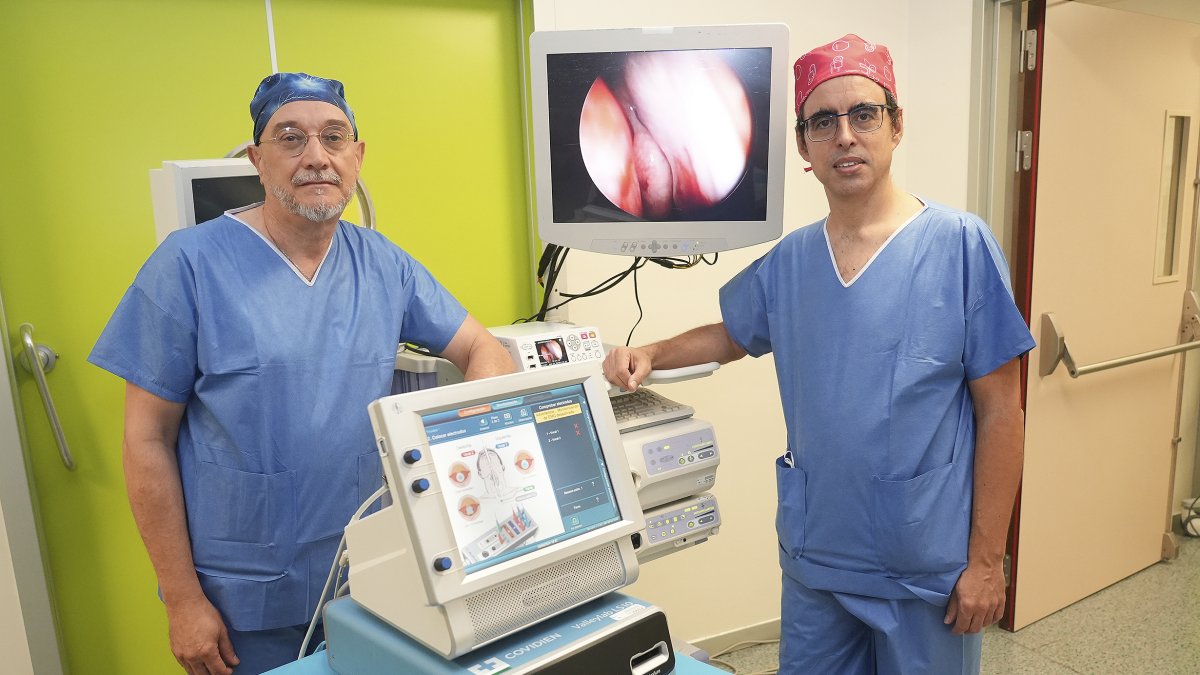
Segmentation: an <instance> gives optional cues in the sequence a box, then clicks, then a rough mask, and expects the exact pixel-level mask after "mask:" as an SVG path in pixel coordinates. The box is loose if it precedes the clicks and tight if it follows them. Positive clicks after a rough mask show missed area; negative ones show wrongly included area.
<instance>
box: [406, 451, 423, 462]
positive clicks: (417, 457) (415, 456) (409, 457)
mask: <svg viewBox="0 0 1200 675" xmlns="http://www.w3.org/2000/svg"><path fill="white" fill-rule="evenodd" d="M419 461H421V451H420V450H417V449H416V448H413V449H412V450H409V451H408V452H406V453H404V463H405V464H416V463H417V462H419Z"/></svg>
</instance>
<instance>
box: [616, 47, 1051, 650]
mask: <svg viewBox="0 0 1200 675" xmlns="http://www.w3.org/2000/svg"><path fill="white" fill-rule="evenodd" d="M795 76H796V116H797V120H798V122H797V125H796V144H797V146H798V149H799V151H800V155H801V156H802V157H803V158H804V159H805V160H806V161H807V162H809V163H810V164H811V165H812V173H813V175H814V176H816V178H817V180H819V181H820V182H821V184H822V185H823V186H824V188H825V195H826V198H827V200H828V202H829V215H828V216H826V217H825V218H823V219H821V220H819V221H817V222H816V223H813V224H812V225H809V226H807V227H803V228H801V229H799V230H796V231H794V232H792V233H791V234H789V235H788V236H786V237H784V238H783V239H782V240H781V241H780V242H779V243H778V244H777V245H776V246H775V247H774V248H773V249H772V250H771V251H770V252H768V253H767V254H766V255H765V256H763V257H762V258H760V259H758V260H756V261H755V262H753V263H752V264H751V265H750V266H749V267H747V268H746V269H744V270H742V272H740V273H739V274H738V275H737V276H735V277H734V278H733V279H732V280H731V281H729V282H728V283H727V284H726V285H725V286H724V287H723V288H722V289H721V294H720V300H721V314H722V319H723V321H722V322H721V323H717V324H713V325H709V326H703V327H700V328H696V329H693V330H691V331H689V332H687V333H684V334H682V335H679V336H676V337H674V338H671V339H669V340H665V341H663V342H658V343H654V344H651V345H648V346H646V347H642V348H638V349H625V348H622V349H617V350H614V351H613V352H612V353H610V354H609V356H608V358H607V360H606V361H605V373H606V374H607V376H608V378H609V379H610V380H611V381H612V382H613V383H615V384H617V385H620V386H622V387H624V388H630V389H632V388H635V387H637V385H638V383H639V382H641V381H643V380H644V379H645V377H646V375H647V373H648V372H649V370H650V369H651V368H677V367H681V366H685V365H691V364H696V363H703V362H706V361H720V362H722V363H727V362H729V361H734V360H736V359H740V358H742V357H743V356H745V355H746V354H750V355H752V356H761V355H763V354H767V353H773V354H774V355H775V369H776V374H777V376H778V380H779V389H780V398H781V400H782V403H783V411H784V418H785V421H786V424H787V433H788V448H787V450H786V451H785V452H784V453H783V455H782V456H781V457H779V458H778V459H777V460H776V462H775V468H776V479H777V486H778V490H779V507H778V514H777V517H776V529H777V532H778V535H779V549H780V551H779V560H780V566H781V567H782V568H783V603H782V616H781V634H782V639H781V646H780V672H781V673H810V672H811V673H974V672H977V671H978V670H979V659H980V646H981V635H980V631H981V630H982V629H983V628H984V627H985V626H988V625H990V624H992V623H994V622H995V621H997V620H998V619H999V618H1000V616H1001V614H1002V613H1003V610H1004V595H1005V582H1004V570H1003V560H1004V543H1005V539H1006V537H1007V533H1008V523H1009V518H1010V515H1011V512H1012V506H1013V499H1014V497H1015V494H1016V489H1017V485H1018V483H1019V481H1020V476H1021V464H1022V459H1023V443H1024V438H1023V437H1024V430H1023V427H1024V415H1023V413H1022V411H1021V404H1020V396H1019V391H1020V389H1019V386H1020V368H1019V358H1020V356H1021V355H1022V354H1024V353H1025V352H1027V351H1029V350H1030V349H1031V348H1032V347H1033V346H1034V342H1033V337H1032V336H1031V335H1030V333H1029V330H1028V328H1027V326H1026V325H1025V322H1024V320H1023V319H1022V317H1021V314H1020V312H1019V311H1018V310H1017V308H1016V306H1015V305H1014V303H1013V299H1012V292H1011V289H1010V286H1009V280H1008V272H1007V270H1008V265H1007V263H1006V262H1005V261H1004V257H1003V255H1002V254H1001V252H1000V249H999V246H998V245H997V243H996V241H995V239H994V237H993V236H992V234H991V232H990V231H989V229H988V227H987V225H986V224H984V223H983V222H982V221H981V220H980V219H979V218H977V217H976V216H974V215H971V214H969V213H964V212H962V211H957V210H954V209H950V208H947V207H945V206H940V205H937V204H934V203H931V202H929V201H927V200H923V199H921V198H919V197H917V196H915V195H912V194H910V193H908V192H905V191H904V190H902V189H901V188H899V187H898V186H897V185H896V184H895V183H894V182H893V180H892V174H891V162H892V153H893V152H894V151H895V148H896V146H897V145H899V143H900V139H901V138H902V137H903V135H904V115H903V111H902V110H901V108H900V107H899V104H898V103H897V96H896V79H895V72H894V69H893V64H892V58H891V55H890V54H889V52H888V50H887V48H886V47H884V46H883V45H879V44H875V43H872V42H868V41H866V40H864V39H862V38H860V37H858V36H857V35H846V36H845V37H842V38H840V39H838V40H835V41H833V42H831V43H829V44H826V45H822V46H820V47H817V48H816V49H813V50H812V51H810V52H809V53H807V54H805V55H804V56H802V57H800V59H799V60H798V61H796V65H795Z"/></svg>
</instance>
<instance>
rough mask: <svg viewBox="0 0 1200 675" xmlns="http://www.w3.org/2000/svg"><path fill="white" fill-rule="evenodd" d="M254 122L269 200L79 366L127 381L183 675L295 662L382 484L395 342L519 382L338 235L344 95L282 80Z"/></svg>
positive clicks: (417, 278)
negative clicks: (347, 538) (381, 413)
mask: <svg viewBox="0 0 1200 675" xmlns="http://www.w3.org/2000/svg"><path fill="white" fill-rule="evenodd" d="M250 112H251V116H252V117H253V119H254V142H255V144H254V146H252V147H251V148H250V149H249V156H250V161H251V162H253V163H254V166H255V167H257V169H258V172H259V175H260V177H261V180H262V184H263V186H264V187H265V188H266V198H265V201H264V202H263V203H261V204H255V205H252V206H249V207H246V208H244V209H237V210H233V211H229V212H226V213H225V214H223V215H222V216H220V217H219V218H215V219H213V220H210V221H208V222H205V223H201V224H200V225H197V226H196V227H192V228H187V229H185V230H181V231H178V232H174V233H172V234H171V235H170V236H169V237H167V239H166V240H165V241H164V242H163V243H162V244H161V245H160V246H159V248H158V249H157V250H156V251H155V252H154V253H153V254H152V255H151V256H150V258H149V260H147V262H146V264H145V265H144V266H143V267H142V269H141V271H140V272H139V273H138V275H137V277H136V278H135V279H134V282H133V285H132V286H130V288H129V290H128V291H127V292H126V293H125V296H124V298H122V300H121V302H120V304H119V305H118V306H117V309H116V311H115V312H114V313H113V316H112V318H111V319H110V320H109V323H108V325H107V327H106V328H105V329H104V332H103V334H102V335H101V336H100V339H99V341H98V342H97V343H96V346H95V349H94V350H93V351H92V353H91V356H90V357H89V360H90V361H91V362H92V363H94V364H95V365H97V366H99V367H101V368H104V369H105V370H108V371H110V372H112V373H113V374H115V375H117V376H118V377H121V378H123V379H124V380H126V394H125V442H124V465H125V478H126V484H127V488H128V492H129V501H130V505H131V506H132V510H133V516H134V520H135V521H136V523H137V526H138V529H139V531H140V532H141V535H142V539H143V541H144V542H145V545H146V550H147V552H148V553H149V556H150V561H151V563H152V564H153V566H154V570H155V573H156V575H157V577H158V583H159V590H160V594H161V597H162V600H163V603H164V605H165V608H166V612H167V619H168V622H169V631H170V644H171V649H172V651H173V653H174V655H175V658H176V660H177V661H178V662H179V664H180V665H181V666H182V667H183V669H184V670H185V671H186V672H188V673H191V674H193V675H200V674H205V675H207V674H213V675H218V674H219V675H230V673H233V672H235V671H236V672H237V673H238V674H239V675H242V674H246V673H261V672H263V671H266V670H270V669H272V668H274V667H276V666H279V665H281V664H283V663H285V662H287V661H289V660H291V659H294V658H296V655H297V652H298V651H299V648H300V645H301V643H302V642H303V638H304V634H305V629H306V627H307V626H306V624H307V622H308V619H309V617H310V616H312V615H313V612H314V609H315V607H316V604H317V603H318V601H319V599H320V596H321V592H322V586H323V583H324V581H325V571H326V570H328V569H329V566H330V564H331V563H332V558H333V556H334V552H335V550H336V548H337V544H338V539H339V536H340V535H341V532H342V528H343V527H344V526H345V524H346V522H347V521H348V520H349V518H350V517H351V515H352V514H353V513H354V511H355V509H356V508H357V507H358V505H359V504H360V503H361V502H362V501H363V500H364V498H366V497H368V496H369V495H371V494H372V493H373V492H374V491H375V490H376V489H377V488H378V487H379V486H380V484H381V476H382V470H381V467H380V465H379V458H378V456H377V455H376V453H375V449H374V442H373V438H372V433H371V426H370V421H369V419H368V417H367V404H369V403H370V402H371V401H372V400H374V399H376V398H379V397H380V396H383V395H386V394H387V393H388V392H389V390H390V385H391V380H392V371H393V367H394V362H395V353H396V347H397V345H398V344H399V343H401V342H417V343H420V344H423V345H426V346H428V347H429V348H431V349H433V350H435V351H438V352H440V353H441V354H442V355H444V356H445V357H446V358H448V359H449V360H450V361H452V362H453V363H454V364H455V365H456V366H458V367H459V368H460V369H461V370H462V371H463V372H464V373H465V374H466V376H467V378H468V379H474V378H479V377H486V376H489V375H496V374H501V373H508V372H512V370H513V365H512V362H511V361H510V360H509V358H508V356H507V354H506V353H505V351H504V349H503V348H502V347H501V346H500V345H499V343H497V342H496V340H495V339H494V338H493V337H492V336H491V334H490V333H488V332H487V330H486V329H484V328H483V326H482V325H480V323H479V322H478V321H476V320H475V319H473V318H472V317H471V316H470V315H469V314H468V313H467V311H466V310H465V309H464V308H463V307H462V305H460V304H459V303H458V302H457V301H455V300H454V298H453V297H451V295H450V294H449V293H448V292H447V291H446V289H445V288H443V287H442V286H441V285H440V284H438V283H437V281H435V280H434V278H433V277H432V276H431V275H430V274H429V272H428V271H426V269H425V268H424V267H422V266H421V265H420V264H419V263H417V261H415V260H414V259H413V258H411V257H410V256H409V255H408V254H407V253H405V252H404V251H402V250H401V249H400V248H398V247H397V246H396V245H394V244H392V243H391V242H389V241H388V240H387V239H385V238H384V237H383V236H382V235H380V234H379V233H377V232H374V231H371V230H365V229H362V228H359V227H356V226H354V225H352V224H350V223H348V222H346V221H344V220H340V216H341V214H342V211H343V209H345V207H346V204H347V203H348V202H349V199H350V194H351V190H352V189H353V186H354V185H355V183H356V181H357V179H358V171H359V168H360V167H361V166H362V160H363V151H364V144H363V142H362V141H360V140H358V129H357V127H356V125H355V122H354V114H353V112H352V111H351V110H350V106H349V104H347V102H346V99H345V93H344V89H343V87H342V84H341V83H340V82H338V81H336V80H328V79H324V78H320V77H313V76H310V75H306V74H304V73H277V74H275V75H271V76H270V77H267V78H266V79H264V80H263V81H262V83H261V84H260V85H259V87H258V90H257V92H256V93H255V95H254V99H253V100H252V101H251V104H250ZM318 642H320V639H319V638H318V639H316V640H314V641H312V644H314V645H315V644H317V643H318Z"/></svg>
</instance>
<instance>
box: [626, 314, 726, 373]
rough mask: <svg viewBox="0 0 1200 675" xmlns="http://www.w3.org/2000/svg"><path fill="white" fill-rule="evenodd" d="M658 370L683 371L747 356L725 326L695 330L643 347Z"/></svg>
mask: <svg viewBox="0 0 1200 675" xmlns="http://www.w3.org/2000/svg"><path fill="white" fill-rule="evenodd" d="M642 349H644V350H645V351H646V353H647V354H649V355H650V362H651V363H652V364H654V368H655V369H657V370H669V369H671V368H684V367H686V366H695V365H699V364H701V363H709V362H710V361H716V362H717V363H720V364H726V363H729V362H730V361H736V360H737V359H740V358H742V357H743V356H745V355H746V352H745V351H743V350H742V349H741V348H740V347H738V346H737V343H735V342H733V340H732V339H730V337H729V333H728V332H726V330H725V324H723V323H714V324H709V325H707V326H700V327H699V328H693V329H692V330H689V331H687V332H686V333H680V334H679V335H676V336H675V337H673V338H670V339H667V340H663V341H661V342H654V343H651V344H648V345H646V346H645V347H642Z"/></svg>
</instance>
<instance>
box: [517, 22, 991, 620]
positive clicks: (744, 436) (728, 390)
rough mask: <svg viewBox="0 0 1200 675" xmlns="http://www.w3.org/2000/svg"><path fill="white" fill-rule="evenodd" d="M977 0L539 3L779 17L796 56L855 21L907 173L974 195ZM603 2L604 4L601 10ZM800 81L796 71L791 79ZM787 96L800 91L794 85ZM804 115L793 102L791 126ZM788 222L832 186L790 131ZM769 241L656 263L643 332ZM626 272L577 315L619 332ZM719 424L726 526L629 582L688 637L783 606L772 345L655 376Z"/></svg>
mask: <svg viewBox="0 0 1200 675" xmlns="http://www.w3.org/2000/svg"><path fill="white" fill-rule="evenodd" d="M971 5H972V3H967V2H950V1H943V2H936V3H930V2H921V1H919V0H903V1H896V0H864V1H863V2H860V3H856V4H854V5H853V7H852V8H850V6H847V5H839V4H826V5H821V4H814V3H797V2H793V1H789V0H774V1H764V0H744V1H741V2H736V3H731V2H729V1H728V0H700V1H695V0H692V1H686V0H664V1H659V2H653V3H648V2H643V1H641V0H632V1H631V0H617V1H611V2H606V3H604V4H603V5H596V4H595V3H590V2H578V1H574V2H572V1H569V0H557V1H555V0H545V1H544V2H535V3H534V9H535V27H536V28H537V29H541V30H551V29H576V28H625V27H633V26H672V25H676V26H678V25H693V24H723V23H758V22H782V23H786V24H788V25H789V26H790V27H791V47H790V49H791V59H792V60H794V59H795V58H797V57H798V56H800V54H802V53H803V52H805V51H807V50H808V49H810V48H812V47H814V46H816V45H818V44H822V43H825V42H829V41H831V40H833V39H835V38H838V37H840V36H842V35H844V34H846V33H851V32H853V33H858V34H860V35H862V36H863V37H866V38H869V39H871V40H874V41H876V42H879V43H882V44H885V45H887V47H888V49H889V50H891V52H892V55H893V57H894V58H895V59H896V62H897V83H898V91H899V100H900V103H901V104H902V105H903V106H904V108H905V111H906V117H905V119H906V125H907V126H906V132H905V138H904V141H903V142H902V143H901V146H900V149H899V152H898V154H897V156H896V159H895V161H894V163H893V170H894V172H895V174H896V176H897V179H898V181H899V182H900V183H901V184H902V185H906V186H907V187H908V189H910V190H912V191H913V192H915V193H917V194H919V195H921V196H922V197H925V198H928V199H932V200H935V201H939V202H942V203H945V204H948V205H950V206H955V207H959V208H964V207H965V206H966V199H967V191H968V188H967V186H968V171H967V170H966V167H967V166H968V164H969V161H968V154H969V153H968V134H969V129H968V125H969V105H970V94H969V92H970V91H971V83H970V66H971V39H972V31H971V29H972V23H971V22H972V16H971ZM601 8H602V9H601ZM789 87H790V84H789ZM789 100H790V95H789ZM794 122H795V118H794V115H793V113H792V112H791V110H790V107H789V111H788V128H789V130H790V129H791V128H792V127H793V125H794ZM788 138H789V145H788V157H787V183H786V196H785V198H784V230H785V232H787V231H790V230H793V229H796V228H798V227H800V226H803V225H806V224H808V223H810V222H812V221H814V220H816V219H818V218H821V217H822V216H824V215H825V213H826V210H827V207H826V202H825V196H824V192H823V191H822V189H821V187H820V184H819V183H818V182H817V181H816V179H815V178H813V177H812V176H811V174H805V173H804V172H803V167H804V166H805V164H804V163H803V161H802V160H801V158H800V157H799V155H798V154H797V153H796V151H795V146H794V144H793V143H792V142H791V138H792V134H791V133H790V131H789V133H788ZM770 245H771V244H764V245H760V246H755V247H752V248H749V249H743V250H739V251H731V252H727V253H722V254H721V256H720V262H719V263H718V264H717V265H716V266H714V267H706V266H701V267H698V268H695V269H691V270H685V271H667V270H663V269H661V268H658V267H656V266H653V265H651V266H648V267H646V268H645V269H643V270H642V271H641V272H639V280H638V286H639V291H640V296H641V302H642V306H643V307H644V308H645V318H644V319H643V321H642V323H641V325H640V326H639V327H638V328H637V332H636V333H635V334H634V344H643V343H645V342H648V341H652V340H655V339H661V338H665V337H669V336H671V335H674V334H676V333H678V332H681V331H682V330H685V329H687V328H691V327H693V326H696V325H699V324H702V323H711V322H714V321H718V320H720V313H719V309H718V306H717V290H718V289H719V288H720V286H721V285H722V284H723V283H724V282H725V281H727V280H728V279H729V278H730V277H732V276H733V275H734V274H736V273H737V272H738V271H739V270H740V269H741V268H742V267H744V266H745V265H746V264H748V263H750V262H751V261H752V260H754V259H755V258H757V257H758V256H760V255H762V254H763V253H765V252H766V251H767V250H768V249H769V247H770ZM628 264H629V259H627V258H618V257H613V256H602V255H598V254H588V253H584V252H578V251H573V252H572V253H571V257H570V262H569V263H568V265H567V273H568V274H569V282H568V284H567V286H568V288H570V289H573V290H580V289H584V288H587V287H589V286H591V285H592V284H593V283H595V282H597V281H600V280H601V279H603V278H605V277H607V276H609V275H611V274H613V273H614V272H616V271H618V270H619V269H622V268H624V267H626V266H627V265H628ZM632 293H633V291H632V286H631V284H629V283H628V282H626V283H625V284H623V285H622V286H620V287H618V288H617V289H616V290H613V291H610V292H609V293H606V294H604V295H602V296H600V297H598V298H593V299H587V300H582V301H578V302H576V303H573V304H572V305H571V306H570V315H569V318H570V320H571V321H573V322H575V323H579V324H587V325H594V326H597V327H598V328H599V329H600V331H601V332H602V334H603V336H604V339H605V341H606V342H608V343H611V344H618V343H620V344H623V343H624V341H625V336H626V335H627V333H628V332H629V329H630V327H631V326H632V325H633V323H634V321H636V319H637V308H636V307H635V306H634V302H633V295H632ZM659 391H661V392H662V393H663V394H664V395H666V396H669V397H671V398H675V399H677V400H680V401H682V402H685V403H688V404H691V405H692V406H693V407H695V409H696V416H697V417H700V418H702V419H706V420H708V421H710V422H712V423H713V425H714V428H715V430H716V435H717V441H718V444H719V446H720V449H721V453H722V463H721V467H720V469H719V470H718V472H717V484H716V488H715V489H714V490H713V492H714V493H715V494H716V495H717V499H718V502H719V504H720V508H721V513H722V520H723V522H724V526H723V527H722V530H721V533H720V534H719V535H718V536H716V537H714V538H712V539H711V540H710V541H708V542H706V543H703V544H701V545H699V546H696V547H694V548H692V549H689V550H686V551H683V552H680V553H677V554H674V555H672V556H668V557H666V558H663V559H660V560H656V561H653V562H651V563H649V564H648V565H646V566H645V567H644V568H643V570H642V577H641V579H640V580H639V581H638V582H637V584H635V585H634V586H633V587H632V588H631V589H630V592H631V593H632V594H634V595H635V596H638V597H641V598H644V599H646V600H648V601H651V602H654V603H656V604H658V605H660V606H662V607H663V608H664V609H666V611H667V616H668V619H669V621H670V623H671V630H672V633H673V634H674V635H675V636H676V637H679V638H682V639H686V640H693V641H694V640H697V639H700V638H704V637H708V636H714V635H720V634H724V633H727V632H729V631H733V630H737V629H740V628H743V627H747V626H753V625H756V624H761V623H764V622H770V621H772V620H775V619H778V617H779V590H780V577H779V575H780V572H779V567H778V561H777V557H776V556H777V553H776V551H777V544H776V539H775V530H774V520H775V502H776V497H775V483H774V472H773V468H772V461H773V460H774V458H775V457H776V456H777V455H779V454H780V453H781V452H782V451H783V448H784V444H785V442H786V440H785V432H784V427H783V419H782V413H781V409H780V405H779V397H778V389H777V387H776V383H775V375H774V370H773V362H772V359H771V358H770V357H764V358H761V359H757V360H756V359H744V360H743V361H740V362H738V363H735V364H731V365H730V366H727V367H725V368H722V369H721V370H720V371H718V372H717V373H716V374H715V375H714V376H712V377H708V378H704V379H700V380H695V381H691V382H684V383H678V384H671V385H663V386H661V387H660V388H659Z"/></svg>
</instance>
